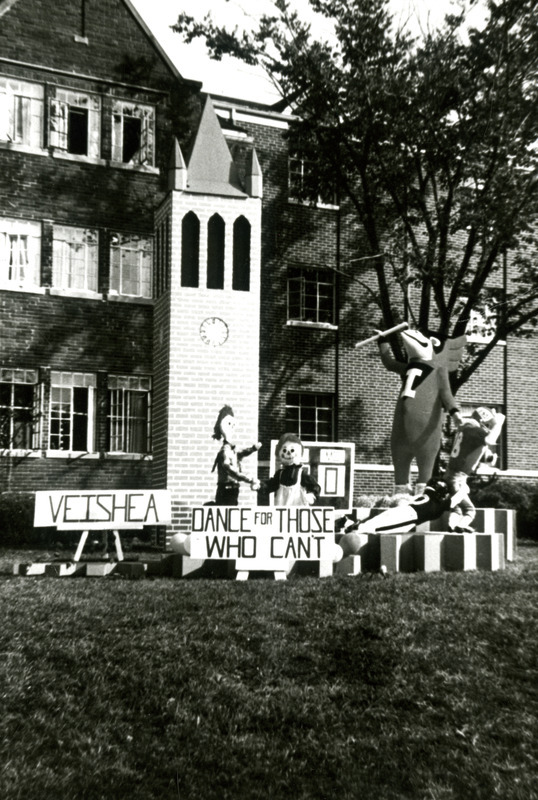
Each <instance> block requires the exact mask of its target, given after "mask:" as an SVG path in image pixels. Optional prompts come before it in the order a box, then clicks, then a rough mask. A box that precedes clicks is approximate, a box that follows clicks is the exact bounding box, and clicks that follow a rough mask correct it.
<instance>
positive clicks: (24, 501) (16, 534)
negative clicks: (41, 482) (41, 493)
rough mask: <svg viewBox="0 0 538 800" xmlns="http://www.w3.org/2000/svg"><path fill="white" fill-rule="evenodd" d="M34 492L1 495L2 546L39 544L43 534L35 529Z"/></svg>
mask: <svg viewBox="0 0 538 800" xmlns="http://www.w3.org/2000/svg"><path fill="white" fill-rule="evenodd" d="M34 497H35V496H34V494H33V492H3V493H2V494H0V544H1V545H3V546H5V545H14V546H18V545H22V544H32V545H33V544H38V543H40V542H41V541H42V538H43V532H42V530H41V529H40V528H34V503H35V499H34Z"/></svg>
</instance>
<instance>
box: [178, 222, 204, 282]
mask: <svg viewBox="0 0 538 800" xmlns="http://www.w3.org/2000/svg"><path fill="white" fill-rule="evenodd" d="M199 281H200V220H199V219H198V217H197V216H196V214H193V212H192V211H189V213H188V214H187V215H186V216H185V217H183V222H182V224H181V285H182V286H188V287H191V288H193V289H197V288H198V286H199Z"/></svg>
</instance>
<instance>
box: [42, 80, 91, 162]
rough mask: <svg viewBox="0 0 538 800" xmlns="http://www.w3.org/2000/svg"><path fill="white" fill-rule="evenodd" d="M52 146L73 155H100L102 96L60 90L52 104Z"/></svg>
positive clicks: (53, 98) (50, 123) (50, 130)
mask: <svg viewBox="0 0 538 800" xmlns="http://www.w3.org/2000/svg"><path fill="white" fill-rule="evenodd" d="M49 145H50V146H51V147H54V148H56V149H57V150H59V151H64V152H65V153H70V154H72V155H79V156H89V157H90V158H99V156H100V149H101V100H100V98H99V97H98V96H96V95H88V94H82V93H81V92H71V91H66V90H64V89H57V90H56V96H55V97H51V98H50V103H49Z"/></svg>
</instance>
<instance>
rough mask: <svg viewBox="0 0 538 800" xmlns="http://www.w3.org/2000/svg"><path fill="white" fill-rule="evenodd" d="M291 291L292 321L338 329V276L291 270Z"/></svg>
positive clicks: (332, 273) (289, 277) (289, 273)
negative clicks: (336, 294)
mask: <svg viewBox="0 0 538 800" xmlns="http://www.w3.org/2000/svg"><path fill="white" fill-rule="evenodd" d="M287 288H288V292H287V295H288V297H287V299H288V320H290V321H293V322H311V323H326V324H330V325H334V322H335V282H334V272H331V271H329V270H320V269H319V270H318V269H307V268H303V267H290V268H289V269H288V286H287Z"/></svg>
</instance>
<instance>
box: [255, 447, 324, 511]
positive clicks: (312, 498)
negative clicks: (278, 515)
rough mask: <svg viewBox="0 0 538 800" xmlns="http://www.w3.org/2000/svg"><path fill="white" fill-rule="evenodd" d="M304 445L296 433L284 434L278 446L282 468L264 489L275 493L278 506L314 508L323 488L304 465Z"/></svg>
mask: <svg viewBox="0 0 538 800" xmlns="http://www.w3.org/2000/svg"><path fill="white" fill-rule="evenodd" d="M303 451H304V447H303V443H302V442H301V440H300V438H299V437H298V436H297V435H296V434H295V433H284V434H283V435H282V436H281V437H280V439H279V440H278V443H277V446H276V457H277V459H278V461H279V462H280V468H279V469H278V470H277V471H276V473H275V474H274V475H273V477H272V478H269V480H267V481H265V483H264V488H265V489H266V491H268V492H269V493H272V492H274V495H275V505H277V506H308V505H309V506H312V505H314V504H315V502H316V500H317V499H318V497H319V493H320V491H321V488H320V486H319V484H318V483H317V482H316V481H315V480H314V478H313V477H312V476H311V475H310V473H309V472H308V470H307V468H306V467H305V466H304V464H303V463H302V458H303Z"/></svg>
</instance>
